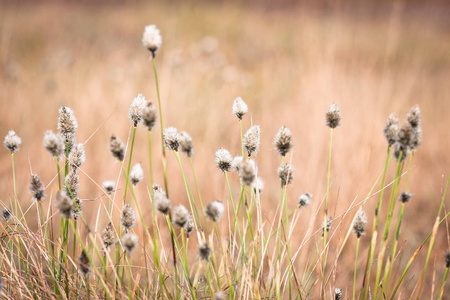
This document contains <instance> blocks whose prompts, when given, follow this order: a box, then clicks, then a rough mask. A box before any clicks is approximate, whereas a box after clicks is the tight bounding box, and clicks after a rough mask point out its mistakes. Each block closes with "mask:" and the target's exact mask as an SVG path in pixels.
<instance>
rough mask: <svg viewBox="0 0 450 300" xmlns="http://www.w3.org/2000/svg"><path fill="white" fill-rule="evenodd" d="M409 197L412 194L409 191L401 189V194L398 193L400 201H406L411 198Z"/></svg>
mask: <svg viewBox="0 0 450 300" xmlns="http://www.w3.org/2000/svg"><path fill="white" fill-rule="evenodd" d="M411 198H412V194H411V193H409V192H405V191H403V192H402V193H401V195H400V199H399V200H400V202H402V203H407V202H409V200H411Z"/></svg>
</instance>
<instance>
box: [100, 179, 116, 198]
mask: <svg viewBox="0 0 450 300" xmlns="http://www.w3.org/2000/svg"><path fill="white" fill-rule="evenodd" d="M114 188H115V183H114V181H112V180H105V181H103V189H104V190H105V192H106V193H107V194H108V195H110V194H111V193H112V192H114Z"/></svg>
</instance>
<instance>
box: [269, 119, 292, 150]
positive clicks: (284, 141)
mask: <svg viewBox="0 0 450 300" xmlns="http://www.w3.org/2000/svg"><path fill="white" fill-rule="evenodd" d="M273 144H274V145H275V147H276V149H277V151H278V153H279V154H280V155H281V156H285V155H286V154H287V153H288V152H289V151H290V150H291V149H292V133H291V131H290V130H289V128H287V127H286V126H282V127H281V128H280V130H278V132H277V134H276V136H275V139H274V141H273Z"/></svg>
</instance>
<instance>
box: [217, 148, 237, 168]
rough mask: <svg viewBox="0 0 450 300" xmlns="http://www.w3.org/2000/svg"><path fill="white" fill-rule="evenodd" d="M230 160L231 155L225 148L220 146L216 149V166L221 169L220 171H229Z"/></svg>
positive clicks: (231, 159)
mask: <svg viewBox="0 0 450 300" xmlns="http://www.w3.org/2000/svg"><path fill="white" fill-rule="evenodd" d="M232 162H233V156H231V154H230V152H229V151H228V150H227V149H224V148H220V149H219V150H217V151H216V166H217V168H219V169H220V170H222V172H224V173H225V172H228V171H230V168H231V164H232Z"/></svg>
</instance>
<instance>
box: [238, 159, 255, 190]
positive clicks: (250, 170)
mask: <svg viewBox="0 0 450 300" xmlns="http://www.w3.org/2000/svg"><path fill="white" fill-rule="evenodd" d="M239 176H240V177H241V179H242V183H243V184H245V185H251V184H252V183H253V181H254V180H255V177H256V167H255V161H254V160H253V159H245V160H243V161H242V163H241V165H240V168H239Z"/></svg>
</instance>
